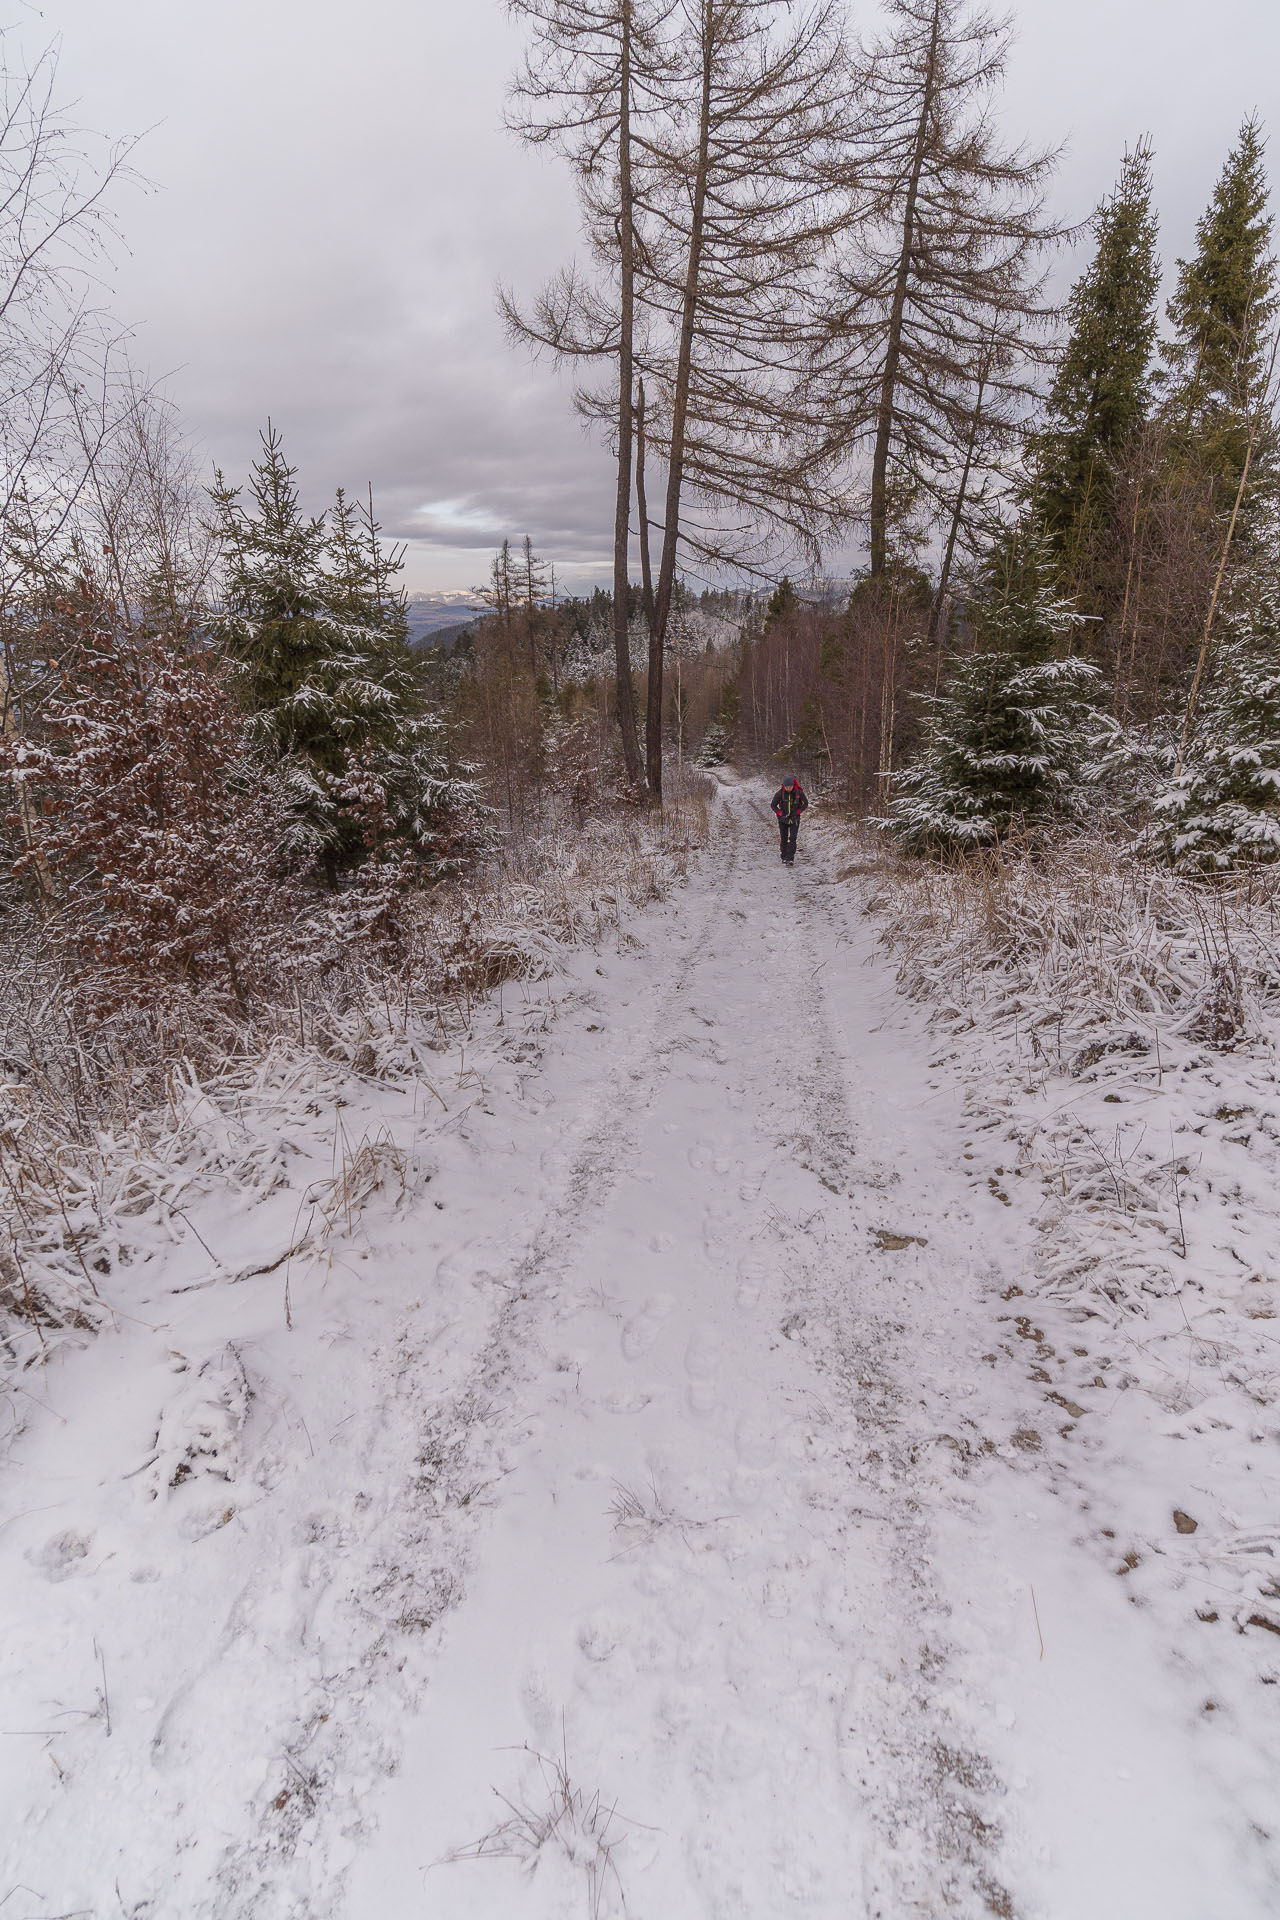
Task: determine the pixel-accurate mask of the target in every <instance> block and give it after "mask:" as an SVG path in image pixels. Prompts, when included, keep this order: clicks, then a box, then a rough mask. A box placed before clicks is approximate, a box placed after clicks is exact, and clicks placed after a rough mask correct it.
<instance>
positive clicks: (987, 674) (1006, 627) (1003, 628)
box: [886, 537, 1099, 849]
mask: <svg viewBox="0 0 1280 1920" xmlns="http://www.w3.org/2000/svg"><path fill="white" fill-rule="evenodd" d="M977 612H978V619H979V631H980V635H981V639H982V642H983V645H982V647H981V650H980V651H978V652H977V653H974V654H972V655H971V656H970V657H969V658H968V659H966V660H962V661H960V662H959V663H958V664H957V665H956V666H955V667H954V669H953V671H952V675H951V681H950V685H949V686H948V687H947V689H946V691H945V692H944V693H941V694H938V695H933V696H927V697H926V698H927V704H928V706H929V708H930V710H931V714H932V725H931V727H930V729H929V734H928V738H927V740H926V742H925V746H924V749H923V751H922V752H921V753H920V755H919V756H918V758H917V759H916V761H915V762H914V764H913V765H912V766H910V767H908V768H907V770H906V771H905V772H904V773H902V774H901V775H899V776H898V780H897V785H896V791H895V794H894V798H893V802H892V804H891V807H890V810H889V818H888V820H887V822H886V824H887V825H888V826H889V828H890V830H891V831H892V832H893V833H894V834H895V835H896V836H897V838H899V839H900V840H902V841H903V842H904V843H905V844H906V845H908V846H912V847H916V848H921V849H924V848H930V847H939V848H941V847H980V846H990V845H992V844H993V843H994V842H996V841H997V840H1002V839H1005V838H1008V837H1009V836H1010V835H1012V834H1017V833H1019V832H1021V831H1023V830H1025V829H1026V828H1028V827H1034V826H1035V825H1036V824H1037V823H1039V822H1041V821H1043V820H1045V819H1047V818H1050V817H1052V816H1054V815H1063V814H1068V815H1069V814H1071V813H1073V812H1075V811H1076V810H1077V809H1078V806H1079V800H1080V795H1081V791H1082V786H1083V782H1084V778H1085V773H1086V766H1087V752H1088V740H1089V736H1090V733H1091V731H1092V730H1093V729H1092V728H1091V724H1090V723H1091V719H1092V707H1091V696H1092V694H1093V690H1094V687H1095V686H1096V685H1097V684H1098V682H1099V675H1098V673H1097V671H1096V669H1095V668H1093V667H1091V666H1090V665H1089V664H1088V662H1087V661H1085V660H1081V659H1079V658H1077V657H1075V656H1074V655H1070V654H1066V655H1065V657H1064V653H1065V649H1066V647H1067V646H1068V645H1069V644H1070V641H1071V636H1072V634H1073V632H1074V631H1075V629H1076V627H1077V626H1078V624H1079V616H1078V615H1077V614H1076V613H1075V611H1074V610H1073V608H1072V607H1071V606H1070V604H1069V603H1068V602H1067V601H1066V600H1064V599H1063V598H1062V596H1061V594H1060V593H1059V592H1058V590H1057V588H1056V586H1055V585H1054V584H1053V579H1052V573H1051V569H1050V567H1049V564H1048V562H1047V560H1046V558H1045V555H1044V553H1043V551H1042V549H1041V546H1040V543H1038V542H1036V541H1034V540H1032V539H1030V538H1029V537H1028V538H1025V539H1024V540H1023V542H1022V543H1021V545H1020V546H1019V545H1018V544H1016V543H1015V542H1014V541H1013V539H1012V537H1011V538H1010V542H1009V544H1008V546H1007V547H1006V548H1004V549H1003V550H1001V551H1000V552H999V553H998V554H997V556H996V557H995V559H994V560H993V562H992V567H991V572H990V577H989V579H988V580H987V582H986V583H985V588H984V598H983V600H982V601H981V602H980V603H979V606H978V609H977Z"/></svg>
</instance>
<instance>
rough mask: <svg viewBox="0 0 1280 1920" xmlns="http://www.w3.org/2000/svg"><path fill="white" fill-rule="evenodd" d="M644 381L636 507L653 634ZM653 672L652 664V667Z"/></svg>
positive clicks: (646, 607) (638, 411)
mask: <svg viewBox="0 0 1280 1920" xmlns="http://www.w3.org/2000/svg"><path fill="white" fill-rule="evenodd" d="M646 445H647V442H646V440H645V435H644V381H643V380H641V381H639V382H638V383H637V389H636V509H637V512H638V514H639V519H640V579H641V582H642V585H643V589H644V617H645V620H646V622H647V624H648V628H649V633H650V635H652V633H653V629H654V624H655V620H656V614H655V609H654V598H653V562H652V560H651V558H650V555H649V501H648V497H647V495H646V492H645V473H644V465H645V448H646ZM650 671H651V672H652V666H651V667H650Z"/></svg>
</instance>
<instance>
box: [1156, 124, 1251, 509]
mask: <svg viewBox="0 0 1280 1920" xmlns="http://www.w3.org/2000/svg"><path fill="white" fill-rule="evenodd" d="M1264 151H1265V142H1264V140H1263V137H1262V129H1261V127H1260V125H1259V123H1258V121H1257V120H1256V119H1252V118H1251V119H1248V120H1246V121H1245V123H1244V125H1243V126H1242V127H1241V129H1240V137H1239V139H1238V140H1237V142H1236V145H1235V146H1234V147H1233V148H1232V150H1231V152H1230V154H1229V155H1228V156H1227V162H1226V165H1225V166H1224V168H1223V170H1222V174H1221V177H1220V178H1219V180H1218V183H1217V185H1216V187H1215V188H1214V191H1213V199H1212V201H1211V202H1210V204H1209V207H1208V209H1207V211H1206V212H1205V214H1204V215H1203V217H1202V218H1201V220H1200V222H1199V224H1198V225H1197V227H1196V251H1195V254H1194V256H1193V258H1192V259H1190V260H1180V261H1179V262H1178V283H1177V288H1176V291H1175V293H1174V296H1173V298H1172V299H1171V300H1170V302H1169V305H1168V308H1167V312H1168V317H1169V321H1170V324H1171V325H1172V327H1173V329H1174V332H1173V338H1172V339H1171V340H1169V341H1168V342H1167V344H1166V345H1165V346H1164V347H1163V348H1162V349H1161V355H1162V358H1163V360H1164V363H1165V364H1164V368H1163V370H1162V373H1161V375H1160V380H1161V384H1162V386H1163V388H1164V395H1165V398H1164V409H1163V411H1164V414H1165V418H1166V420H1167V422H1168V424H1169V427H1170V429H1171V431H1172V433H1173V436H1174V443H1175V446H1176V447H1177V448H1178V450H1179V452H1180V453H1181V454H1182V455H1183V456H1184V457H1188V458H1190V459H1192V460H1193V461H1194V462H1195V464H1196V466H1197V467H1198V468H1199V469H1200V470H1201V471H1202V472H1204V473H1205V474H1206V475H1207V476H1208V477H1209V478H1210V479H1211V480H1212V482H1213V486H1214V494H1215V505H1216V506H1217V507H1218V509H1219V510H1220V511H1221V512H1224V513H1227V512H1230V510H1231V506H1232V502H1233V501H1234V499H1235V495H1236V490H1237V488H1238V486H1239V482H1240V475H1241V473H1242V471H1243V467H1244V460H1245V450H1246V447H1247V446H1248V442H1249V432H1250V418H1251V415H1252V414H1253V412H1254V410H1255V409H1256V407H1257V405H1258V403H1259V401H1260V399H1261V397H1262V391H1263V388H1264V386H1265V384H1266V377H1267V342H1268V337H1269V334H1270V329H1271V325H1272V322H1273V320H1274V319H1275V314H1276V305H1277V301H1276V262H1275V257H1274V255H1273V254H1272V252H1271V229H1272V218H1271V214H1270V213H1269V212H1268V210H1267V197H1268V187H1267V177H1266V172H1265V170H1264V166H1263V154H1264Z"/></svg>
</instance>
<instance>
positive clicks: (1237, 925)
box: [879, 839, 1280, 1061]
mask: <svg viewBox="0 0 1280 1920" xmlns="http://www.w3.org/2000/svg"><path fill="white" fill-rule="evenodd" d="M881 871H882V873H883V876H884V881H885V884H886V886H887V887H888V889H889V890H890V893H891V896H892V902H891V904H892V920H891V923H890V924H889V926H888V927H887V928H886V931H885V935H884V938H885V942H886V944H887V945H888V946H889V948H890V950H891V951H893V952H895V953H897V954H898V955H899V957H900V963H899V978H900V980H901V983H902V985H903V986H904V988H905V989H906V990H907V991H908V992H909V993H912V994H917V995H920V996H922V997H927V998H930V999H938V1000H941V1001H942V1002H943V1004H944V1006H945V1005H950V1007H951V1008H952V1010H953V1011H955V1012H959V1011H960V1009H961V1008H962V1007H964V1006H966V1005H967V1004H968V1003H969V1002H970V1001H971V1000H973V999H975V998H976V999H980V1000H982V1001H983V1002H984V1004H985V1005H986V1006H987V1007H988V1008H989V1009H990V1011H991V1012H992V1013H993V1014H994V1015H996V1016H997V1017H1001V1016H1003V1017H1007V1018H1009V1019H1010V1020H1012V1019H1015V1018H1017V1019H1020V1020H1021V1021H1022V1022H1023V1023H1024V1024H1029V1025H1030V1026H1031V1028H1032V1029H1033V1031H1034V1033H1035V1034H1036V1036H1037V1046H1038V1047H1039V1048H1041V1049H1043V1050H1051V1051H1052V1052H1053V1054H1054V1055H1055V1056H1056V1057H1057V1059H1058V1060H1059V1061H1064V1060H1066V1059H1069V1058H1070V1056H1071V1055H1072V1053H1073V1052H1074V1051H1078V1050H1079V1049H1081V1048H1083V1047H1085V1046H1086V1045H1088V1044H1090V1042H1091V1041H1093V1042H1096V1040H1097V1039H1098V1037H1099V1029H1102V1028H1106V1029H1109V1030H1111V1031H1112V1032H1115V1031H1117V1030H1120V1029H1124V1028H1133V1029H1136V1030H1137V1031H1139V1032H1140V1033H1143V1034H1146V1035H1149V1036H1151V1038H1152V1039H1153V1040H1154V1038H1155V1036H1156V1035H1157V1034H1158V1033H1160V1032H1165V1033H1168V1034H1170V1035H1174V1034H1177V1035H1179V1036H1183V1037H1185V1038H1187V1039H1190V1040H1195V1041H1201V1042H1207V1043H1209V1044H1211V1045H1214V1046H1230V1045H1232V1044H1234V1043H1236V1042H1238V1041H1241V1040H1243V1039H1245V1038H1246V1037H1249V1036H1251V1035H1255V1034H1256V1033H1257V1032H1258V1031H1259V1029H1260V1027H1261V1025H1262V1018H1261V1016H1262V1012H1263V1010H1264V1009H1265V1008H1267V1007H1269V1006H1271V1005H1272V1004H1274V1002H1275V1000H1276V998H1277V995H1278V994H1280V911H1278V910H1280V876H1278V875H1273V874H1267V873H1258V874H1253V875H1250V876H1246V877H1242V878H1240V879H1237V880H1225V879H1224V880H1219V881H1214V882H1206V881H1201V880H1196V879H1192V878H1188V877H1186V876H1182V875H1177V874H1174V873H1172V872H1170V871H1169V870H1168V869H1167V868H1164V867H1157V866H1151V865H1148V864H1146V863H1145V862H1143V861H1140V860H1138V859H1135V858H1134V857H1133V856H1132V855H1131V854H1130V853H1128V852H1127V851H1126V850H1125V849H1124V848H1122V847H1120V846H1117V845H1114V844H1109V843H1107V842H1106V841H1104V840H1101V839H1091V840H1080V841H1069V842H1065V843H1060V844H1059V845H1058V846H1057V847H1055V848H1053V849H1052V850H1050V851H1048V852H1047V853H1044V854H1042V855H1038V856H1033V855H1031V854H1026V853H1013V854H1010V853H1008V852H993V853H990V854H986V855H976V856H973V857H971V858H969V859H967V860H965V861H963V862H957V863H955V864H952V865H947V866H943V865H936V864H929V863H925V862H917V861H909V860H906V859H903V858H898V859H894V858H893V857H892V856H886V859H885V863H884V865H883V867H882V869H881ZM879 904H881V905H884V904H888V902H887V901H886V900H885V899H882V900H881V901H880V902H879Z"/></svg>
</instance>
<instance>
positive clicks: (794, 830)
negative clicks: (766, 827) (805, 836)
mask: <svg viewBox="0 0 1280 1920" xmlns="http://www.w3.org/2000/svg"><path fill="white" fill-rule="evenodd" d="M799 831H800V816H799V814H793V815H792V817H791V819H790V820H788V819H787V817H786V815H785V814H781V815H779V818H778V832H779V834H780V835H781V836H782V857H783V859H784V860H794V859H795V856H796V835H797V834H798V833H799Z"/></svg>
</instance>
